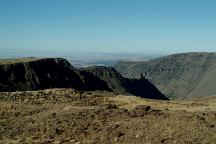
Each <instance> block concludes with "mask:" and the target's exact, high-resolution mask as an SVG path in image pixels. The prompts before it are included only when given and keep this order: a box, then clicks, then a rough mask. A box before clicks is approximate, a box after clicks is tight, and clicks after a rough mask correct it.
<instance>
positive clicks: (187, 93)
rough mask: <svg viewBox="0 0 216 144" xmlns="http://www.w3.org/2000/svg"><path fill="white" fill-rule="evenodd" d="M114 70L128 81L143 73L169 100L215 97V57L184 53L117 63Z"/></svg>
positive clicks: (211, 54) (213, 54) (213, 55)
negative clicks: (128, 78)
mask: <svg viewBox="0 0 216 144" xmlns="http://www.w3.org/2000/svg"><path fill="white" fill-rule="evenodd" d="M115 68H116V69H117V70H118V71H119V72H120V73H121V74H122V75H123V76H125V77H130V78H136V77H139V75H140V73H143V74H144V76H145V77H146V78H147V79H149V80H150V81H151V82H152V83H153V84H154V85H155V86H156V87H157V88H158V89H159V90H160V91H161V92H162V93H164V94H165V95H166V96H168V97H169V98H171V99H187V98H196V97H203V96H210V95H215V94H216V87H215V86H216V78H215V75H216V53H183V54H175V55H170V56H165V57H161V58H157V59H152V60H149V61H142V62H119V63H118V64H117V65H116V66H115Z"/></svg>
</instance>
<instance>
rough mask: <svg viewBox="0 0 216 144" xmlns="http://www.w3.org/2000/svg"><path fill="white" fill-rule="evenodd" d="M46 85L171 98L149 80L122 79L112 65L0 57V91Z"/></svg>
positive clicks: (44, 87) (35, 87)
mask: <svg viewBox="0 0 216 144" xmlns="http://www.w3.org/2000/svg"><path fill="white" fill-rule="evenodd" d="M47 88H74V89H76V90H79V91H95V90H100V91H112V92H115V93H118V94H127V95H136V96H140V97H143V98H152V99H165V100H167V99H168V98H167V97H166V96H164V95H163V94H162V93H161V92H160V91H159V90H158V89H157V88H156V87H155V86H154V85H152V84H151V83H150V82H149V81H148V80H146V79H144V78H139V79H127V78H123V77H122V76H121V74H120V73H118V72H117V71H116V70H115V69H114V68H110V67H90V68H85V69H76V68H74V67H73V66H72V65H71V64H70V63H69V62H68V61H67V60H66V59H62V58H22V59H4V60H0V91H25V90H39V89H47Z"/></svg>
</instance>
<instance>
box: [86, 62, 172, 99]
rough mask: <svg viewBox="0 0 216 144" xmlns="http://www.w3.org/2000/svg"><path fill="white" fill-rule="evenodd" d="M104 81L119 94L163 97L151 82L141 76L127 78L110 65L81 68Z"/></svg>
mask: <svg viewBox="0 0 216 144" xmlns="http://www.w3.org/2000/svg"><path fill="white" fill-rule="evenodd" d="M82 70H84V71H87V72H90V73H92V74H94V75H95V76H97V77H99V78H100V79H101V80H103V81H105V82H106V83H107V85H108V87H109V88H110V89H112V90H113V91H114V92H116V93H119V94H131V95H136V96H141V97H144V98H151V99H164V100H167V99H168V98H167V97H166V96H164V95H163V94H162V93H161V92H160V91H159V90H158V89H157V88H156V87H155V86H154V85H153V84H151V83H150V82H149V81H148V80H147V79H145V78H144V77H142V76H141V78H139V79H128V78H124V77H122V76H121V74H120V73H119V72H118V71H116V70H115V69H114V68H112V67H103V66H96V67H90V68H84V69H82Z"/></svg>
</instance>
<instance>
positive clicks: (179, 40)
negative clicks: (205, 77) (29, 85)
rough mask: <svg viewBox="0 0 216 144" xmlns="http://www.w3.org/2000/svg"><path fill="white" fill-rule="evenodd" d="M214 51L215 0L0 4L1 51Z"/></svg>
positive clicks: (11, 0)
mask: <svg viewBox="0 0 216 144" xmlns="http://www.w3.org/2000/svg"><path fill="white" fill-rule="evenodd" d="M195 51H210V52H212V51H216V1H215V0H0V53H7V52H13V53H14V54H17V53H22V52H32V53H41V54H42V53H43V54H44V53H51V52H55V53H57V54H58V53H77V52H79V53H80V52H81V53H82V52H87V53H88V52H105V53H106V52H116V53H163V54H164V53H177V52H178V53H179V52H195Z"/></svg>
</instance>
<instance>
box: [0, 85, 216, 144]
mask: <svg viewBox="0 0 216 144" xmlns="http://www.w3.org/2000/svg"><path fill="white" fill-rule="evenodd" d="M215 109H216V99H215V97H208V98H205V99H196V100H188V101H162V100H160V101H158V100H157V101H156V100H150V99H143V98H139V97H135V96H124V95H115V94H114V93H108V92H99V91H94V92H91V91H89V92H78V91H76V90H73V89H46V90H40V91H25V92H12V93H11V92H2V93H0V143H2V144H5V143H66V144H70V143H75V144H78V143H80V144H82V143H85V144H92V143H99V144H104V143H106V144H107V143H118V144H131V143H132V144H142V143H153V144H160V143H167V144H168V143H176V144H180V143H185V144H190V143H206V144H207V143H209V144H210V143H215V139H216V136H215V133H216V127H215V126H216V119H215V117H216V113H215Z"/></svg>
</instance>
